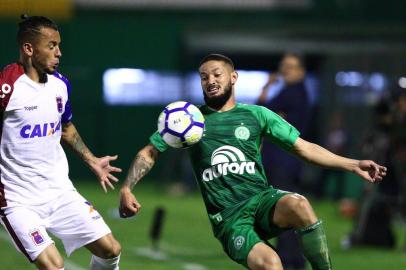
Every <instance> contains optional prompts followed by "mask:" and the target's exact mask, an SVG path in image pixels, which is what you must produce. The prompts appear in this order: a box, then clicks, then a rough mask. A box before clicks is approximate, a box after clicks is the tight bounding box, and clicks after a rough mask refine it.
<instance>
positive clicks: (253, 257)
mask: <svg viewBox="0 0 406 270" xmlns="http://www.w3.org/2000/svg"><path fill="white" fill-rule="evenodd" d="M247 265H248V267H249V269H251V270H281V269H283V268H282V263H281V260H280V258H279V256H278V254H277V253H276V252H275V250H273V249H272V248H271V247H270V246H268V245H267V244H265V243H257V244H255V245H254V246H253V247H252V249H251V251H250V252H249V253H248V258H247Z"/></svg>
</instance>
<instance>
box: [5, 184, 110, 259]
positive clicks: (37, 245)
mask: <svg viewBox="0 0 406 270" xmlns="http://www.w3.org/2000/svg"><path fill="white" fill-rule="evenodd" d="M1 223H2V224H3V226H4V228H5V229H6V231H7V232H8V234H9V235H10V237H11V238H12V240H13V242H14V244H15V246H16V248H17V250H19V251H20V252H21V253H23V254H24V255H25V256H26V257H27V258H28V259H29V260H30V261H31V262H33V261H34V260H35V259H36V258H37V257H38V256H39V254H40V253H41V252H42V251H43V250H44V249H45V248H46V247H47V246H49V245H51V244H52V243H54V241H53V240H52V238H51V237H50V236H49V235H48V233H47V232H50V233H52V234H53V235H55V236H56V237H58V238H59V239H61V240H62V242H63V245H64V247H65V251H66V253H67V255H68V256H69V255H70V254H71V253H72V252H73V251H74V250H75V249H78V248H80V247H82V246H84V245H87V244H89V243H91V242H94V241H96V240H98V239H100V238H101V237H103V236H105V235H107V234H108V233H110V232H111V231H110V229H109V227H108V226H107V225H106V223H105V222H104V220H103V218H102V217H101V216H100V214H99V213H98V212H97V211H96V210H95V209H94V207H93V206H92V204H91V203H90V202H88V201H87V200H86V199H85V198H83V197H82V196H81V195H80V194H79V193H78V192H76V191H68V192H66V193H64V194H63V195H62V196H60V197H58V198H57V199H55V200H53V201H51V202H48V203H46V204H43V205H39V206H15V207H10V208H6V209H4V216H2V218H1Z"/></svg>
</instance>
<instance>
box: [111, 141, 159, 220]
mask: <svg viewBox="0 0 406 270" xmlns="http://www.w3.org/2000/svg"><path fill="white" fill-rule="evenodd" d="M158 156H159V150H158V149H157V148H156V147H155V146H154V145H153V144H147V145H146V146H145V147H144V148H142V149H141V150H140V151H139V152H138V153H137V155H136V156H135V158H134V160H133V162H132V163H131V166H130V168H129V170H128V174H127V178H126V180H125V182H124V184H123V186H122V187H121V190H120V207H119V212H120V217H122V218H127V217H132V216H134V215H135V214H136V213H137V212H138V211H139V210H140V208H141V204H140V203H139V202H138V201H137V199H136V198H135V196H134V194H133V193H132V190H133V188H134V186H135V184H137V183H138V182H139V181H140V180H141V179H142V178H143V177H144V176H145V175H147V174H148V172H149V171H150V170H151V169H152V167H153V166H154V164H155V161H156V160H157V159H158Z"/></svg>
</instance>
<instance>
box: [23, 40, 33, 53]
mask: <svg viewBox="0 0 406 270" xmlns="http://www.w3.org/2000/svg"><path fill="white" fill-rule="evenodd" d="M22 49H23V52H24V54H25V55H27V56H32V54H33V52H34V48H33V46H32V44H31V43H29V42H26V43H24V44H23V46H22Z"/></svg>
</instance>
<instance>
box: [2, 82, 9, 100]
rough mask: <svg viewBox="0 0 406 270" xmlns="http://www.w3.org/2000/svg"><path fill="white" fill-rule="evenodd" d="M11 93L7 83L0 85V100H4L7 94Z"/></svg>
mask: <svg viewBox="0 0 406 270" xmlns="http://www.w3.org/2000/svg"><path fill="white" fill-rule="evenodd" d="M10 92H11V86H10V85H9V84H7V83H5V84H2V85H1V94H0V98H4V97H5V96H6V95H7V94H9V93H10Z"/></svg>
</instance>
